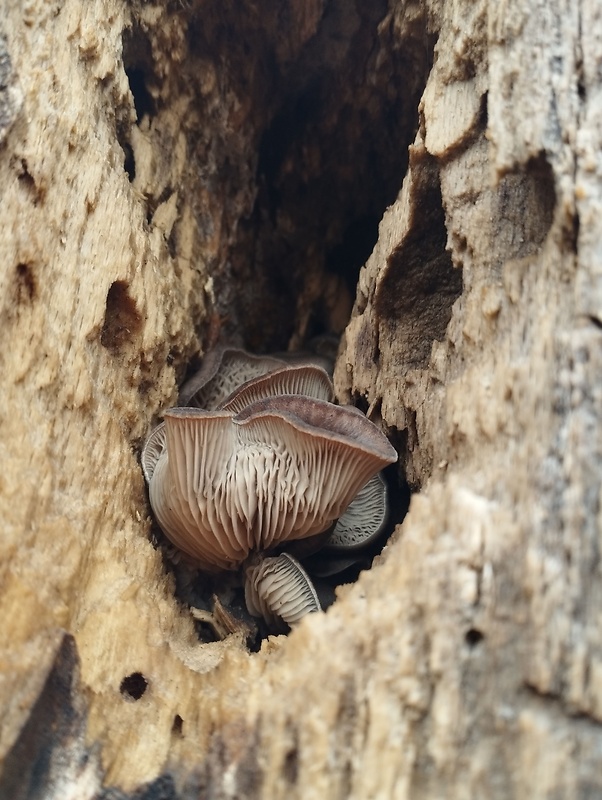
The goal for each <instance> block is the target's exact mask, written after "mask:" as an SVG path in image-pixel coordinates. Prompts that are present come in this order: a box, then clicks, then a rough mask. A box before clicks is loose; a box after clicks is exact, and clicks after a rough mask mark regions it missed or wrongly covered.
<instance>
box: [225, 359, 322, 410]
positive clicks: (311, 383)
mask: <svg viewBox="0 0 602 800" xmlns="http://www.w3.org/2000/svg"><path fill="white" fill-rule="evenodd" d="M289 394H301V395H304V396H305V397H314V398H315V399H316V400H326V401H331V400H332V398H333V395H334V390H333V388H332V383H331V381H330V378H329V377H328V374H327V373H326V372H325V371H324V370H323V369H322V368H321V367H316V366H313V365H308V364H304V365H301V366H287V367H284V368H282V369H277V370H274V371H273V372H268V373H267V374H266V375H260V376H259V377H257V378H252V379H251V380H249V381H247V382H246V383H243V385H242V386H240V387H239V388H238V389H236V391H235V392H233V393H232V394H231V395H230V396H229V397H228V398H226V400H224V402H223V403H220V405H219V409H220V410H221V411H232V412H233V413H234V414H236V413H238V412H239V411H243V410H244V409H245V408H246V407H247V406H248V405H251V403H254V402H256V401H257V400H262V399H264V398H266V397H278V396H281V395H289Z"/></svg>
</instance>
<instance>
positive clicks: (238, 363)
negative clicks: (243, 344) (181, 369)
mask: <svg viewBox="0 0 602 800" xmlns="http://www.w3.org/2000/svg"><path fill="white" fill-rule="evenodd" d="M284 366H286V363H285V362H284V361H283V360H281V359H279V358H274V357H271V356H256V355H253V354H252V353H247V352H246V351H245V350H241V349H239V348H236V347H217V348H215V349H214V350H210V351H209V353H207V355H206V356H205V360H204V361H203V366H202V367H201V369H200V370H199V371H198V372H197V373H196V374H195V375H193V377H192V378H190V380H188V381H187V382H186V383H185V384H184V386H183V387H182V389H181V391H180V397H179V400H178V404H179V405H180V406H194V407H196V408H206V409H209V410H213V409H215V408H217V407H218V406H219V404H220V403H221V402H222V401H223V400H225V399H226V398H227V397H228V396H229V395H230V394H232V392H234V391H235V390H236V389H237V388H238V387H239V386H241V384H243V383H245V382H246V381H248V380H250V379H251V378H256V377H258V376H259V375H265V373H266V372H271V371H272V370H274V369H278V368H279V367H284Z"/></svg>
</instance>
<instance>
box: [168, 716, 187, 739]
mask: <svg viewBox="0 0 602 800" xmlns="http://www.w3.org/2000/svg"><path fill="white" fill-rule="evenodd" d="M183 731H184V720H183V719H182V717H181V716H180V715H179V714H176V715H175V717H174V718H173V724H172V726H171V732H172V733H173V735H174V736H183V735H184V732H183Z"/></svg>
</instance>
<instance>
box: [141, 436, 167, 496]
mask: <svg viewBox="0 0 602 800" xmlns="http://www.w3.org/2000/svg"><path fill="white" fill-rule="evenodd" d="M164 450H165V423H164V422H162V423H161V424H160V425H157V427H156V428H154V429H153V431H152V432H151V434H150V436H149V437H148V439H147V440H146V442H145V443H144V447H143V448H142V454H141V456H140V462H141V464H142V472H143V473H144V479H145V480H146V482H147V483H150V481H151V478H152V477H153V472H154V471H155V467H156V466H157V461H158V460H159V458H160V457H161V454H162V453H163V451H164Z"/></svg>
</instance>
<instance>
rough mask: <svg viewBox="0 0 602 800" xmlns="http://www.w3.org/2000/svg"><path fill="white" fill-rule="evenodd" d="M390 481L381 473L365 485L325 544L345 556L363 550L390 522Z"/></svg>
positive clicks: (338, 521)
mask: <svg viewBox="0 0 602 800" xmlns="http://www.w3.org/2000/svg"><path fill="white" fill-rule="evenodd" d="M387 511H388V498H387V484H386V482H385V479H384V478H383V476H382V475H381V473H380V472H378V473H377V474H376V475H373V477H372V478H370V480H369V481H368V483H367V484H366V485H365V486H363V487H362V488H361V489H360V490H359V492H358V493H357V494H356V496H355V497H354V498H353V500H352V501H351V503H350V504H349V506H348V507H347V509H346V510H345V511H344V512H343V514H342V515H341V516H340V517H339V519H338V520H337V522H336V525H335V526H334V529H333V531H332V533H331V534H330V537H329V538H328V541H327V542H326V543H325V547H326V548H327V549H328V550H330V551H333V552H334V551H336V552H337V553H341V555H344V554H346V553H352V552H353V551H355V550H361V549H362V548H363V547H365V546H366V545H367V544H369V543H370V542H371V541H373V540H374V539H376V537H377V536H378V535H379V534H380V533H381V532H382V530H383V528H384V527H385V525H386V522H387Z"/></svg>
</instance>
